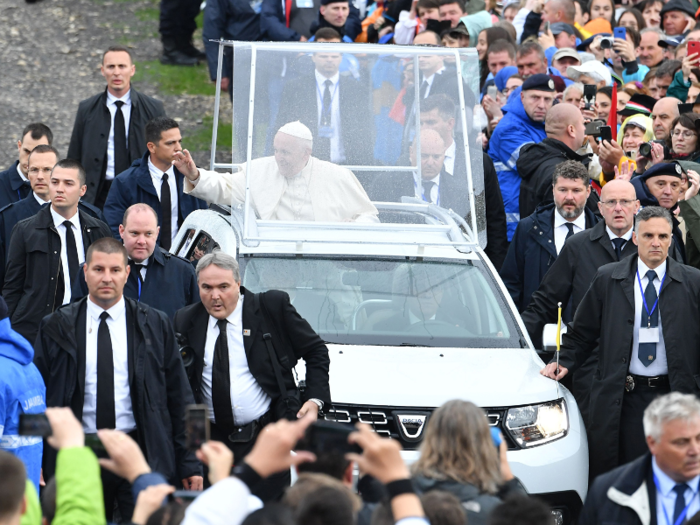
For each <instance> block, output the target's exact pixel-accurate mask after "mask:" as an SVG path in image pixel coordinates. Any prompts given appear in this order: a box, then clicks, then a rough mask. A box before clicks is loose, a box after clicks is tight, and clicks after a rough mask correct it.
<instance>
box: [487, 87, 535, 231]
mask: <svg viewBox="0 0 700 525" xmlns="http://www.w3.org/2000/svg"><path fill="white" fill-rule="evenodd" d="M503 113H504V116H503V118H502V119H501V121H500V122H499V123H498V126H496V129H495V130H494V132H493V135H492V136H491V141H490V142H489V152H488V154H489V157H491V160H492V161H493V165H494V167H495V168H496V173H497V174H498V183H499V184H500V185H501V194H502V195H503V204H504V206H505V210H506V222H507V225H508V240H509V241H510V240H512V239H513V235H514V234H515V227H516V226H517V225H518V222H519V221H520V204H519V200H520V182H521V179H520V175H519V174H518V170H517V169H516V166H515V163H516V162H517V161H518V158H519V157H520V148H522V147H523V146H524V145H525V144H529V143H530V142H540V141H542V140H544V139H545V138H546V137H547V134H546V133H545V132H544V122H533V121H532V120H531V119H530V117H528V116H527V113H525V108H524V107H523V103H522V101H521V100H520V92H519V89H518V91H517V93H516V92H513V96H511V97H509V98H508V103H507V104H506V105H505V106H503Z"/></svg>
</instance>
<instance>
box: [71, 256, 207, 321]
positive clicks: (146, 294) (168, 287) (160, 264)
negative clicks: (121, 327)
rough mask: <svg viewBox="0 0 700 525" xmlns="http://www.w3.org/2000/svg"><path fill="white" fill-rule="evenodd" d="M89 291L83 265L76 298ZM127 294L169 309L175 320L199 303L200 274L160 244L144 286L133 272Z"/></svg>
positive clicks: (125, 287) (165, 309) (73, 297)
mask: <svg viewBox="0 0 700 525" xmlns="http://www.w3.org/2000/svg"><path fill="white" fill-rule="evenodd" d="M87 294H88V289H87V284H86V283H85V274H84V272H83V268H81V269H80V272H78V276H77V277H76V278H75V283H74V284H73V290H72V295H71V297H72V300H73V301H77V300H78V299H80V298H81V297H85V296H86V295H87ZM124 295H125V296H126V297H128V298H129V299H133V300H134V301H140V302H142V303H143V304H146V305H148V306H150V307H151V308H155V309H157V310H160V311H161V312H165V313H166V314H167V315H168V317H169V318H170V319H171V320H172V319H173V318H174V317H175V312H177V311H178V310H179V309H180V308H184V307H185V306H189V305H191V304H194V303H197V302H199V286H198V285H197V275H196V274H195V271H194V266H192V264H191V263H190V262H189V261H187V260H185V259H183V258H181V257H178V256H177V255H173V254H171V253H169V252H166V251H165V250H164V249H163V248H161V247H159V246H156V249H155V250H154V251H153V255H151V257H150V258H149V260H148V265H147V270H146V280H145V281H144V282H143V284H141V285H140V283H139V279H138V276H137V275H136V272H134V271H132V272H131V273H130V274H129V278H128V279H127V281H126V286H124Z"/></svg>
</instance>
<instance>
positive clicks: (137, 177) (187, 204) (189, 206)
mask: <svg viewBox="0 0 700 525" xmlns="http://www.w3.org/2000/svg"><path fill="white" fill-rule="evenodd" d="M148 155H149V153H148V152H146V154H145V155H144V156H143V157H142V158H141V159H139V160H136V161H134V163H133V164H132V165H131V167H130V168H129V169H128V170H126V171H124V172H122V173H120V174H119V175H117V177H116V178H115V179H114V181H113V182H112V186H111V187H110V188H109V195H107V201H106V202H105V206H104V212H105V218H106V219H107V224H109V227H110V228H111V230H112V235H114V238H115V239H117V240H119V241H120V240H121V237H120V236H119V225H120V224H121V223H122V219H123V218H124V212H125V211H126V209H127V208H128V207H129V206H131V205H132V204H136V203H144V204H148V205H149V206H150V207H151V208H153V209H154V210H156V213H157V214H158V226H160V225H161V224H162V222H163V217H161V211H160V199H158V194H157V193H156V188H155V186H153V180H152V179H151V173H150V171H148ZM174 173H175V183H176V185H177V202H178V207H179V208H180V214H179V215H180V217H179V220H178V226H179V225H180V224H182V222H183V221H184V220H185V218H187V216H188V215H189V214H190V213H192V212H193V211H195V210H206V209H207V208H208V206H207V203H206V202H204V201H203V200H199V199H197V198H195V197H191V196H189V195H187V194H185V193H183V191H182V186H183V180H184V178H185V177H184V175H182V173H180V172H179V171H177V169H175V168H174ZM173 231H175V228H173Z"/></svg>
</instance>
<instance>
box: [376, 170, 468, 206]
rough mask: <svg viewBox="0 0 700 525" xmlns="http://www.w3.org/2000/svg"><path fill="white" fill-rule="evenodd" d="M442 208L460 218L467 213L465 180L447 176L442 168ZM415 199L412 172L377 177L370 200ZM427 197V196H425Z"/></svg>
mask: <svg viewBox="0 0 700 525" xmlns="http://www.w3.org/2000/svg"><path fill="white" fill-rule="evenodd" d="M439 195H440V201H439V205H440V206H441V207H442V208H446V209H452V211H454V212H455V213H457V214H458V215H459V216H460V217H464V216H465V215H466V213H467V208H468V205H469V201H468V199H467V195H468V193H467V181H466V178H462V177H459V176H457V175H449V174H448V173H447V172H446V171H445V169H444V167H443V169H442V171H441V172H440V186H439ZM405 196H408V197H415V181H414V178H413V173H412V172H396V171H395V172H387V173H384V174H382V175H379V176H378V177H377V180H376V181H375V182H374V185H373V188H372V199H373V200H375V201H379V202H401V197H405ZM426 197H427V196H426Z"/></svg>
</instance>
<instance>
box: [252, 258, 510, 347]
mask: <svg viewBox="0 0 700 525" xmlns="http://www.w3.org/2000/svg"><path fill="white" fill-rule="evenodd" d="M239 262H240V263H241V270H242V274H243V284H244V285H245V287H246V288H247V289H249V290H251V291H253V292H261V291H265V290H270V289H275V290H284V291H285V292H287V293H288V294H289V296H290V298H291V301H292V304H293V305H294V307H295V308H296V309H297V311H298V312H299V313H300V314H301V316H302V317H304V319H306V320H307V321H308V322H309V323H310V324H311V326H312V327H313V329H314V330H315V331H316V332H317V333H319V334H320V335H321V337H322V338H323V339H324V340H326V341H328V342H333V343H340V344H361V345H377V346H382V345H391V346H399V345H405V346H441V347H457V348H469V347H477V348H478V347H498V348H501V347H503V348H518V347H519V346H520V345H519V341H518V337H517V329H516V328H515V325H514V324H513V320H512V318H511V317H510V314H509V313H508V312H507V308H506V307H505V305H504V303H503V302H502V298H501V297H500V295H499V294H498V292H496V291H495V290H494V289H493V288H492V286H491V285H490V284H489V281H488V279H486V278H485V276H484V270H483V269H482V267H481V266H479V264H480V263H477V264H472V262H470V261H466V262H464V263H458V262H441V261H423V262H405V261H396V260H391V259H367V258H333V259H329V258H328V259H320V258H309V257H304V258H282V257H260V256H258V255H256V256H255V257H250V258H248V257H245V256H244V257H241V259H240V261H239ZM504 312H505V313H504Z"/></svg>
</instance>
